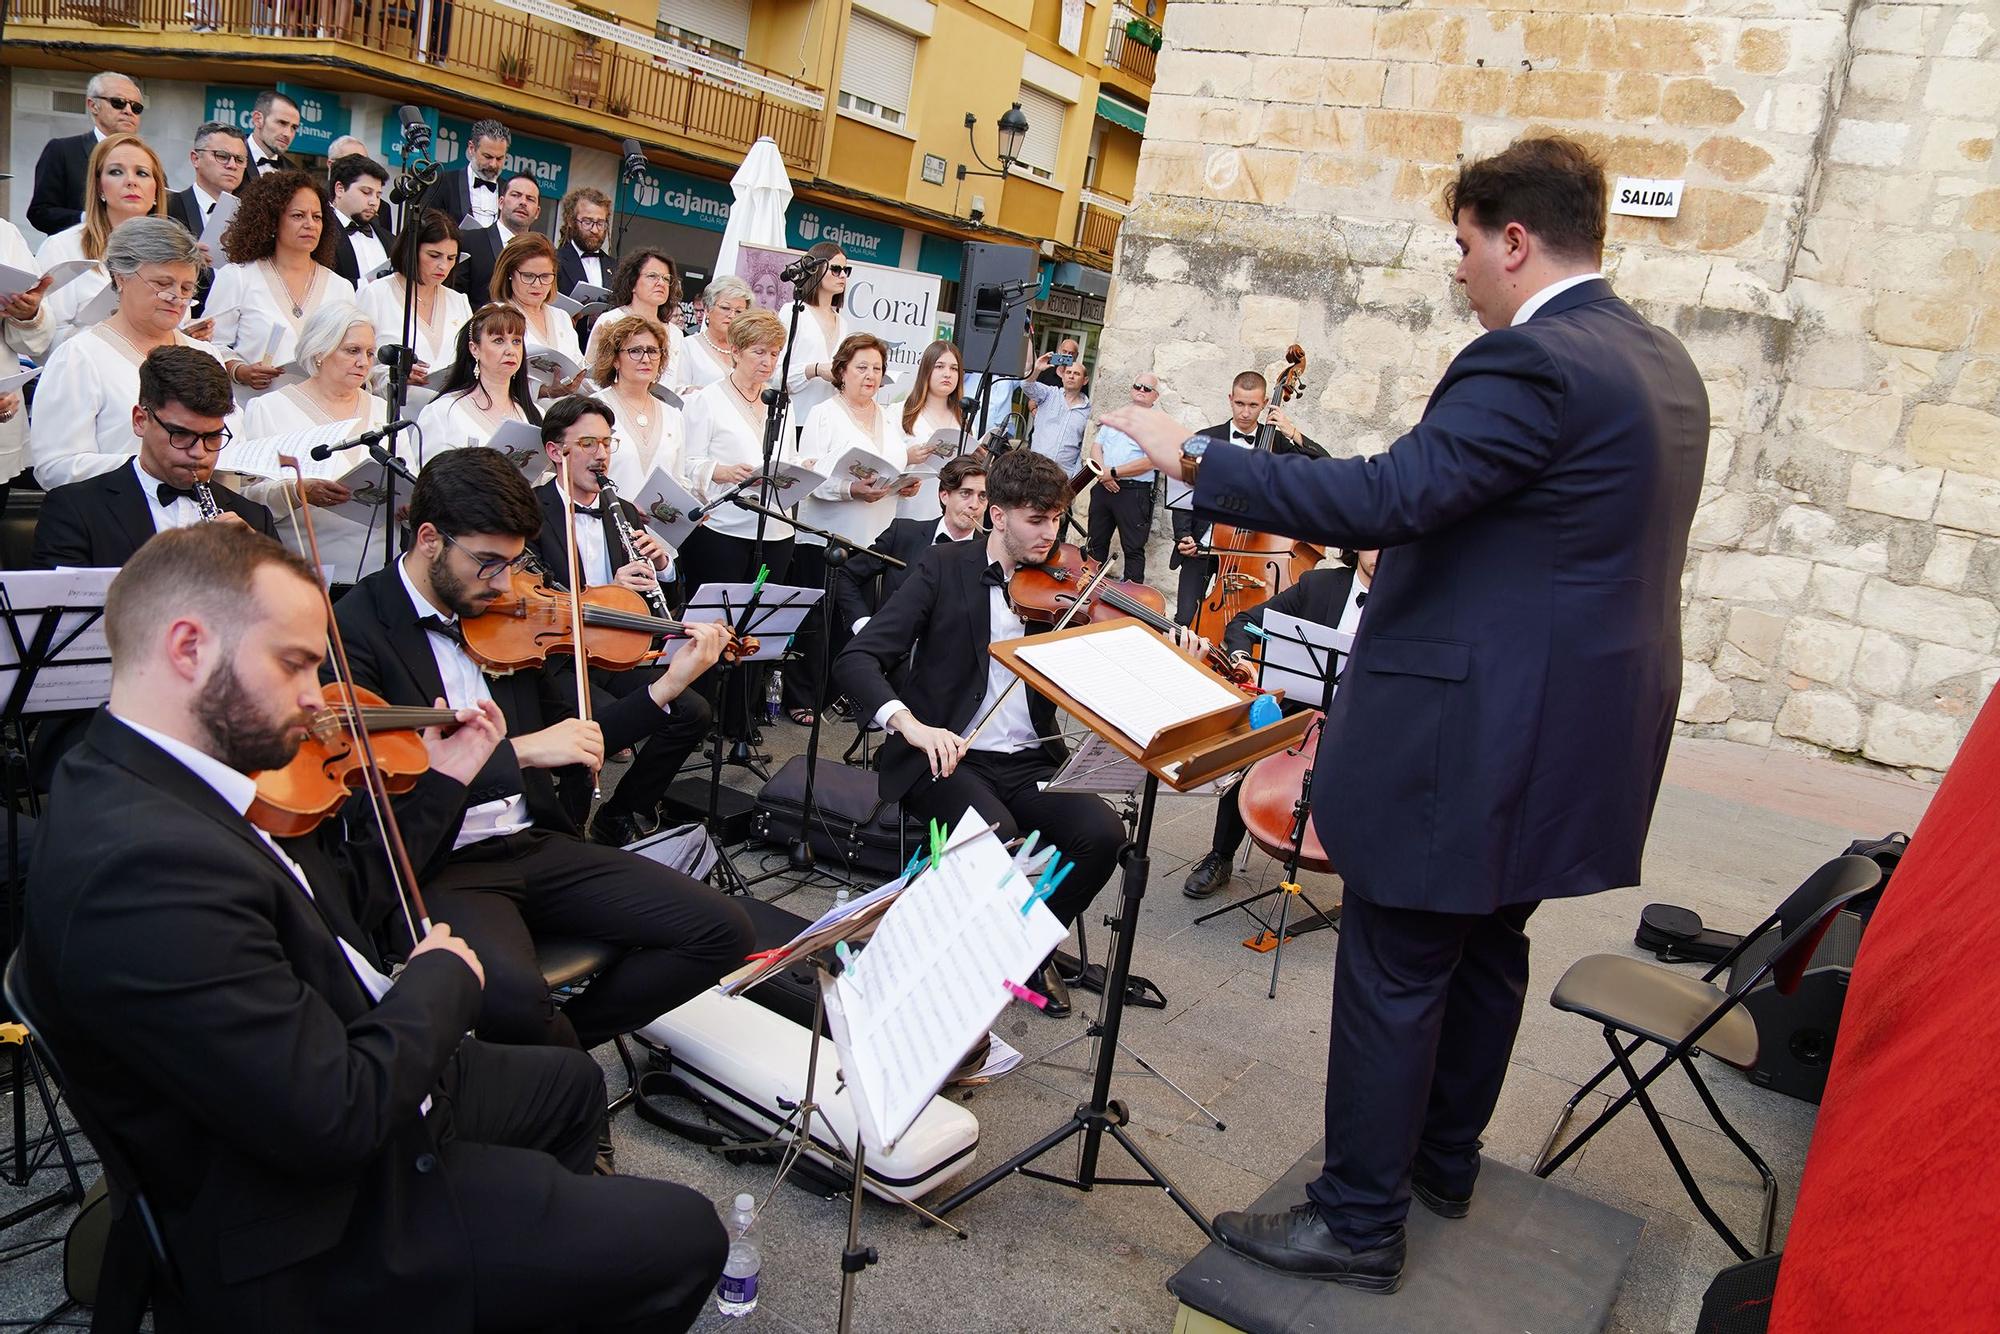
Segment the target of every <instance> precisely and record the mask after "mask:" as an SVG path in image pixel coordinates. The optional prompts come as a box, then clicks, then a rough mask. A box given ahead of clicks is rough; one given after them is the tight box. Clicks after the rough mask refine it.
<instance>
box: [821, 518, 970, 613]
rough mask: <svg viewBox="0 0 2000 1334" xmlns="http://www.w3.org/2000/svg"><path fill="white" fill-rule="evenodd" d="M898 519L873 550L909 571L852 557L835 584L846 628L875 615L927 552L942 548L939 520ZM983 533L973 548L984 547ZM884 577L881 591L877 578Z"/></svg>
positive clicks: (863, 555)
mask: <svg viewBox="0 0 2000 1334" xmlns="http://www.w3.org/2000/svg"><path fill="white" fill-rule="evenodd" d="M942 517H943V516H942V515H939V516H938V518H931V519H896V520H894V521H893V522H891V523H890V524H889V526H888V527H887V528H884V529H883V530H882V535H881V536H880V537H878V538H876V539H875V542H874V545H872V546H870V547H869V548H868V550H869V551H879V552H881V553H882V554H883V555H885V556H893V557H895V558H896V559H897V560H899V561H902V562H903V565H904V567H905V568H903V569H900V570H899V569H897V568H896V567H895V566H893V565H890V564H888V563H886V562H884V561H880V560H877V559H875V557H873V556H870V555H867V554H866V553H856V554H855V555H852V556H849V557H848V558H847V560H846V561H845V562H844V563H843V564H842V565H841V567H840V570H839V572H838V573H837V574H836V575H835V576H834V581H833V606H834V613H835V614H836V615H837V616H838V617H839V618H840V623H841V624H842V625H843V626H847V627H850V628H851V627H852V626H853V625H854V623H855V622H856V621H858V620H860V619H861V618H862V617H863V616H873V615H874V614H875V609H876V608H877V607H880V606H881V605H882V604H883V603H885V602H887V601H888V600H889V599H890V598H891V597H893V596H894V595H895V592H896V590H897V589H899V588H901V587H902V586H903V585H904V584H905V583H906V582H908V580H909V577H910V574H911V572H912V571H913V570H914V569H915V568H916V564H917V562H918V561H919V560H921V559H922V558H923V554H924V552H925V551H927V550H928V549H930V548H931V547H933V546H936V545H938V543H937V542H936V541H935V540H934V539H935V538H936V536H937V528H938V522H939V519H941V518H942ZM982 537H983V534H980V533H974V534H973V535H972V537H971V539H970V541H971V543H972V544H973V545H980V546H983V545H984V543H983V541H982ZM878 576H879V577H880V579H881V584H880V589H879V591H877V586H876V579H877V577H878Z"/></svg>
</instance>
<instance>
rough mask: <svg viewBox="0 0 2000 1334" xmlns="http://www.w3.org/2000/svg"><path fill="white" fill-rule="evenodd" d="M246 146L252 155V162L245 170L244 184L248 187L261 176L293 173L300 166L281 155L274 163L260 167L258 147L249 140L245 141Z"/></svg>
mask: <svg viewBox="0 0 2000 1334" xmlns="http://www.w3.org/2000/svg"><path fill="white" fill-rule="evenodd" d="M244 145H245V147H246V148H247V149H248V150H249V153H250V162H249V164H248V165H247V166H245V167H244V168H243V184H244V185H245V186H248V185H249V184H250V182H252V181H254V180H256V179H257V178H258V177H259V176H267V175H270V174H271V173H272V172H279V171H293V170H295V169H297V167H298V165H299V164H298V163H296V162H294V161H292V159H291V158H290V157H288V156H287V155H285V154H283V153H280V154H278V156H277V157H276V158H274V159H273V160H272V161H270V162H268V163H264V164H263V165H261V166H260V165H259V164H258V162H257V146H256V145H255V144H252V143H250V142H249V141H248V140H247V139H246V140H245V141H244Z"/></svg>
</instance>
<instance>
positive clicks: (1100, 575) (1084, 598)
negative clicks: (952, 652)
mask: <svg viewBox="0 0 2000 1334" xmlns="http://www.w3.org/2000/svg"><path fill="white" fill-rule="evenodd" d="M1109 573H1111V562H1110V561H1108V560H1107V561H1105V562H1104V564H1102V565H1100V566H1098V568H1097V573H1096V574H1093V575H1091V576H1090V582H1089V583H1087V584H1085V585H1084V586H1083V591H1082V592H1081V593H1078V594H1077V595H1076V601H1074V602H1072V603H1070V604H1069V610H1068V611H1066V612H1064V613H1063V614H1062V617H1061V619H1060V620H1058V621H1057V622H1056V623H1055V624H1054V625H1053V626H1051V627H1049V633H1051V634H1054V633H1055V632H1056V631H1057V630H1066V629H1068V628H1069V623H1070V622H1071V621H1072V620H1074V619H1075V618H1076V614H1077V612H1079V611H1081V610H1082V609H1083V608H1084V607H1086V606H1088V605H1089V603H1090V595H1091V594H1092V593H1094V592H1096V591H1097V586H1098V585H1099V584H1101V583H1103V582H1104V576H1105V575H1107V574H1109ZM1020 684H1021V678H1020V677H1018V676H1017V677H1015V678H1014V679H1013V680H1011V681H1009V682H1008V683H1007V688H1006V689H1005V690H1002V691H1001V692H1000V698H998V699H996V700H994V701H993V707H992V708H990V709H988V710H987V711H986V716H985V717H983V718H981V719H980V720H979V725H978V726H977V727H975V728H973V729H972V731H971V732H969V733H967V734H966V738H965V744H966V745H967V747H970V746H971V745H972V743H973V742H974V741H977V740H978V739H979V734H980V733H981V732H984V731H985V730H986V724H988V723H990V722H992V721H993V715H994V714H996V713H998V712H1000V706H1001V705H1002V704H1005V703H1006V702H1007V697H1008V696H1009V695H1011V694H1013V693H1014V691H1015V690H1016V689H1017V688H1018V687H1019V686H1020Z"/></svg>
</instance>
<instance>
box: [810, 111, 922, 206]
mask: <svg viewBox="0 0 2000 1334" xmlns="http://www.w3.org/2000/svg"><path fill="white" fill-rule="evenodd" d="M915 147H916V145H914V144H912V143H911V142H910V141H909V140H908V139H906V138H904V137H903V136H902V135H900V134H897V133H896V132H895V131H893V130H885V129H878V128H876V127H875V126H874V125H873V124H871V123H869V122H867V121H863V120H859V119H856V118H855V117H853V116H836V117H834V121H833V149H832V151H831V152H829V153H828V154H827V156H826V172H825V175H826V177H827V179H828V180H833V181H839V182H840V183H841V184H842V185H851V186H853V187H854V188H856V189H857V190H866V191H868V192H869V193H870V194H877V195H886V196H888V197H889V198H891V199H904V198H907V197H908V190H909V183H910V177H911V176H912V174H913V173H912V172H911V170H910V159H911V155H912V151H913V150H914V149H915Z"/></svg>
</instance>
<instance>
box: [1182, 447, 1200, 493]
mask: <svg viewBox="0 0 2000 1334" xmlns="http://www.w3.org/2000/svg"><path fill="white" fill-rule="evenodd" d="M1200 471H1201V455H1199V454H1190V453H1188V452H1187V451H1186V450H1185V449H1183V450H1182V451H1181V480H1183V481H1185V482H1186V483H1187V484H1188V485H1189V486H1193V485H1194V478H1195V474H1196V473H1198V472H1200Z"/></svg>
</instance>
